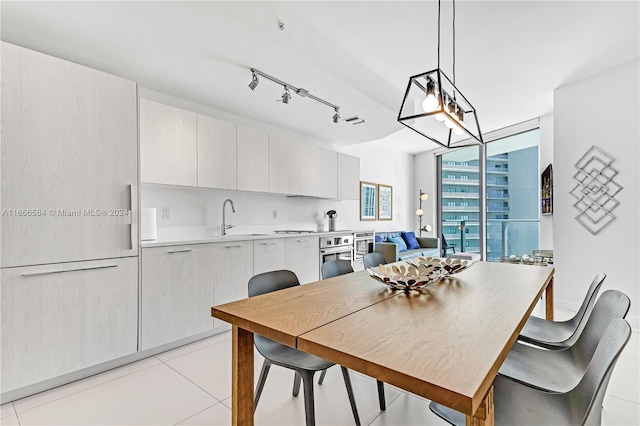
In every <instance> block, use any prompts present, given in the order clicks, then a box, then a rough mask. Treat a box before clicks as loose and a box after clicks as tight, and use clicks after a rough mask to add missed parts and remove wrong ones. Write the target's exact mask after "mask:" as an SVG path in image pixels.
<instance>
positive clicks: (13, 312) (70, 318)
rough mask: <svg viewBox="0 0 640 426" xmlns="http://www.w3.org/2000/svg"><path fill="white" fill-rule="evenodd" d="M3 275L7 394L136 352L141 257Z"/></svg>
mask: <svg viewBox="0 0 640 426" xmlns="http://www.w3.org/2000/svg"><path fill="white" fill-rule="evenodd" d="M0 275H1V276H0V281H1V285H2V298H1V299H2V301H1V307H2V309H1V310H2V313H1V319H2V328H1V335H2V349H1V355H2V359H1V365H2V367H1V381H0V383H1V385H2V388H1V391H2V392H3V393H4V392H9V391H11V390H14V389H18V388H21V387H24V386H28V385H31V384H34V383H38V382H41V381H44V380H47V379H51V378H54V377H56V376H60V375H63V374H67V373H71V372H73V371H76V370H80V369H82V368H86V367H90V366H92V365H96V364H100V363H102V362H106V361H110V360H112V359H115V358H119V357H122V356H125V355H129V354H132V353H135V352H136V349H137V331H138V330H137V329H138V326H137V325H138V321H137V312H138V258H137V257H128V258H118V259H105V260H96V261H87V262H69V263H61V264H51V265H39V266H29V267H18V268H5V269H2V270H0Z"/></svg>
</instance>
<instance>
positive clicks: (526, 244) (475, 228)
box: [440, 128, 540, 261]
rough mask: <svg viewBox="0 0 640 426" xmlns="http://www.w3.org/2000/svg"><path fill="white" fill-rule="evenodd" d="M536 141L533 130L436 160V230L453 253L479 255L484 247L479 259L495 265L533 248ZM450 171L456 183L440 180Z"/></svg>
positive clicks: (536, 230)
mask: <svg viewBox="0 0 640 426" xmlns="http://www.w3.org/2000/svg"><path fill="white" fill-rule="evenodd" d="M539 139H540V132H539V129H537V128H536V129H533V130H529V131H526V132H522V133H518V134H514V135H512V136H508V137H504V138H501V139H497V140H494V141H492V142H489V143H487V144H485V146H484V147H479V146H478V147H476V146H473V147H467V148H462V149H460V150H457V151H452V152H447V153H444V154H442V155H441V156H440V170H441V173H440V187H441V194H442V195H441V206H442V208H441V210H442V211H443V212H445V211H446V212H447V215H446V216H444V215H441V218H442V220H441V229H442V233H443V234H444V235H445V238H446V239H447V243H448V244H449V245H452V246H454V247H456V252H463V251H464V252H473V253H481V252H482V246H483V244H484V243H486V245H485V248H484V250H485V259H486V260H494V261H497V260H498V259H499V258H500V257H501V256H509V255H511V254H516V255H523V254H530V253H531V251H533V250H535V249H538V248H539V247H538V245H539V213H538V212H539V208H538V204H539V194H538V191H539V190H538V188H539V182H538V181H539V167H538V145H539ZM480 156H484V158H485V161H484V163H485V168H484V170H480V167H481V162H480V160H479V159H480ZM453 172H455V173H456V176H457V178H456V181H455V182H452V181H450V180H446V178H445V176H447V177H448V176H450V175H451V174H452V173H453ZM481 172H482V173H481ZM482 174H483V175H484V180H485V182H486V185H485V187H484V188H480V182H481V175H482ZM481 189H482V191H481ZM480 193H483V194H484V199H482V200H481V199H480V197H479V194H480ZM482 206H484V207H482ZM481 209H485V214H484V215H481V214H480V212H481ZM462 213H464V214H462ZM452 216H455V217H457V219H451V217H452ZM481 230H482V231H483V232H480V231H481ZM481 235H483V236H484V241H481V239H480V238H481Z"/></svg>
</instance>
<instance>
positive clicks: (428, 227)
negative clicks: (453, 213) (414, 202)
mask: <svg viewBox="0 0 640 426" xmlns="http://www.w3.org/2000/svg"><path fill="white" fill-rule="evenodd" d="M428 199H429V195H428V194H427V193H425V192H422V189H421V190H420V208H419V209H418V210H416V216H418V222H419V226H420V236H421V237H422V231H425V232H431V229H432V228H431V225H425V226H422V216H424V210H422V202H423V201H427V200H428Z"/></svg>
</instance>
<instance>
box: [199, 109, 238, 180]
mask: <svg viewBox="0 0 640 426" xmlns="http://www.w3.org/2000/svg"><path fill="white" fill-rule="evenodd" d="M198 186H200V187H205V188H220V189H236V125H235V123H229V122H226V121H222V120H218V119H215V118H213V117H208V116H206V115H202V114H198Z"/></svg>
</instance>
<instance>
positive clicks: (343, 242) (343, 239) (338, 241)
mask: <svg viewBox="0 0 640 426" xmlns="http://www.w3.org/2000/svg"><path fill="white" fill-rule="evenodd" d="M352 244H353V236H352V235H343V236H335V235H330V236H327V237H321V238H320V248H327V247H340V246H350V245H352Z"/></svg>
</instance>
